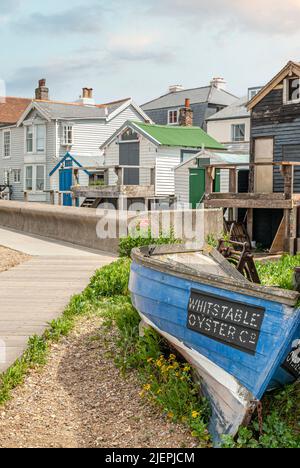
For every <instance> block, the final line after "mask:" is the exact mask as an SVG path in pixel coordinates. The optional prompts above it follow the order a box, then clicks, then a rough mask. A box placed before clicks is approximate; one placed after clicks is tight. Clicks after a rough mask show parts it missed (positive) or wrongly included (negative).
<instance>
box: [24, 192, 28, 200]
mask: <svg viewBox="0 0 300 468" xmlns="http://www.w3.org/2000/svg"><path fill="white" fill-rule="evenodd" d="M24 202H28V192H24Z"/></svg>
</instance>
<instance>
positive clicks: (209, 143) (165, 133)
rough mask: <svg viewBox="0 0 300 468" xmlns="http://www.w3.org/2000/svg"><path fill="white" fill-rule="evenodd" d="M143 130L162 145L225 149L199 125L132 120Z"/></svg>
mask: <svg viewBox="0 0 300 468" xmlns="http://www.w3.org/2000/svg"><path fill="white" fill-rule="evenodd" d="M133 123H134V125H135V126H137V127H139V128H140V129H141V130H142V131H143V132H145V133H147V134H148V135H149V136H150V137H152V138H154V139H155V140H156V141H158V142H159V143H160V144H161V145H164V146H181V147H186V148H202V147H203V146H204V148H209V149H220V150H221V149H223V150H224V149H225V148H224V146H223V145H221V143H219V142H217V141H216V140H215V139H214V138H212V137H211V136H209V135H208V134H207V133H206V132H205V131H204V130H202V129H201V128H200V127H177V126H174V127H173V126H170V125H152V124H146V123H143V122H133Z"/></svg>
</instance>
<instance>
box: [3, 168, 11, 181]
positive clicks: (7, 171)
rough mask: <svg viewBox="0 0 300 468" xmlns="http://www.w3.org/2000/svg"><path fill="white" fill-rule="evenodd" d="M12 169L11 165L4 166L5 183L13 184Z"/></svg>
mask: <svg viewBox="0 0 300 468" xmlns="http://www.w3.org/2000/svg"><path fill="white" fill-rule="evenodd" d="M10 175H11V169H10V168H9V167H4V168H3V183H4V185H11V181H10Z"/></svg>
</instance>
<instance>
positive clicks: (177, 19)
mask: <svg viewBox="0 0 300 468" xmlns="http://www.w3.org/2000/svg"><path fill="white" fill-rule="evenodd" d="M299 24H300V1H299V0H285V1H281V2H279V1H276V0H251V1H249V2H248V1H245V0H205V1H204V0H203V1H202V0H105V1H104V0H85V1H84V0H64V1H61V0H51V2H50V1H46V0H44V1H41V0H26V2H24V1H23V2H22V1H21V0H0V43H1V65H0V80H1V79H2V80H5V82H6V85H7V94H8V95H15V96H24V97H32V96H33V93H34V88H35V87H36V83H37V81H38V79H40V78H47V82H48V85H49V87H50V91H51V98H52V99H59V100H68V101H72V100H75V99H77V98H78V96H79V94H80V92H81V88H82V87H83V86H88V87H93V88H94V89H95V96H96V98H97V101H98V102H108V101H110V100H116V99H119V98H125V97H129V96H131V97H133V98H134V99H135V101H136V102H138V103H139V104H141V103H144V102H146V101H148V100H150V99H152V98H154V97H157V96H158V95H161V94H164V93H165V92H166V90H167V89H168V86H169V85H171V84H182V85H184V87H186V88H191V87H197V86H204V85H206V84H208V83H209V81H210V80H211V78H212V77H213V76H222V77H224V78H225V79H226V81H227V82H228V90H229V91H231V92H232V93H235V94H237V95H239V96H242V95H245V94H246V91H247V88H248V87H250V86H259V85H263V84H265V83H266V82H267V81H269V79H271V78H272V76H273V75H274V74H275V73H277V72H278V71H279V70H280V68H281V67H282V66H283V65H285V64H286V62H287V61H288V60H299V61H300V30H299Z"/></svg>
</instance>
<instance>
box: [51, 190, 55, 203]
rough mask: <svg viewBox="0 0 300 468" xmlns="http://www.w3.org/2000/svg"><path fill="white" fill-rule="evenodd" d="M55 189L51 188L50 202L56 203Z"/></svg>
mask: <svg viewBox="0 0 300 468" xmlns="http://www.w3.org/2000/svg"><path fill="white" fill-rule="evenodd" d="M54 198H55V197H54V190H50V204H51V205H54Z"/></svg>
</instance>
